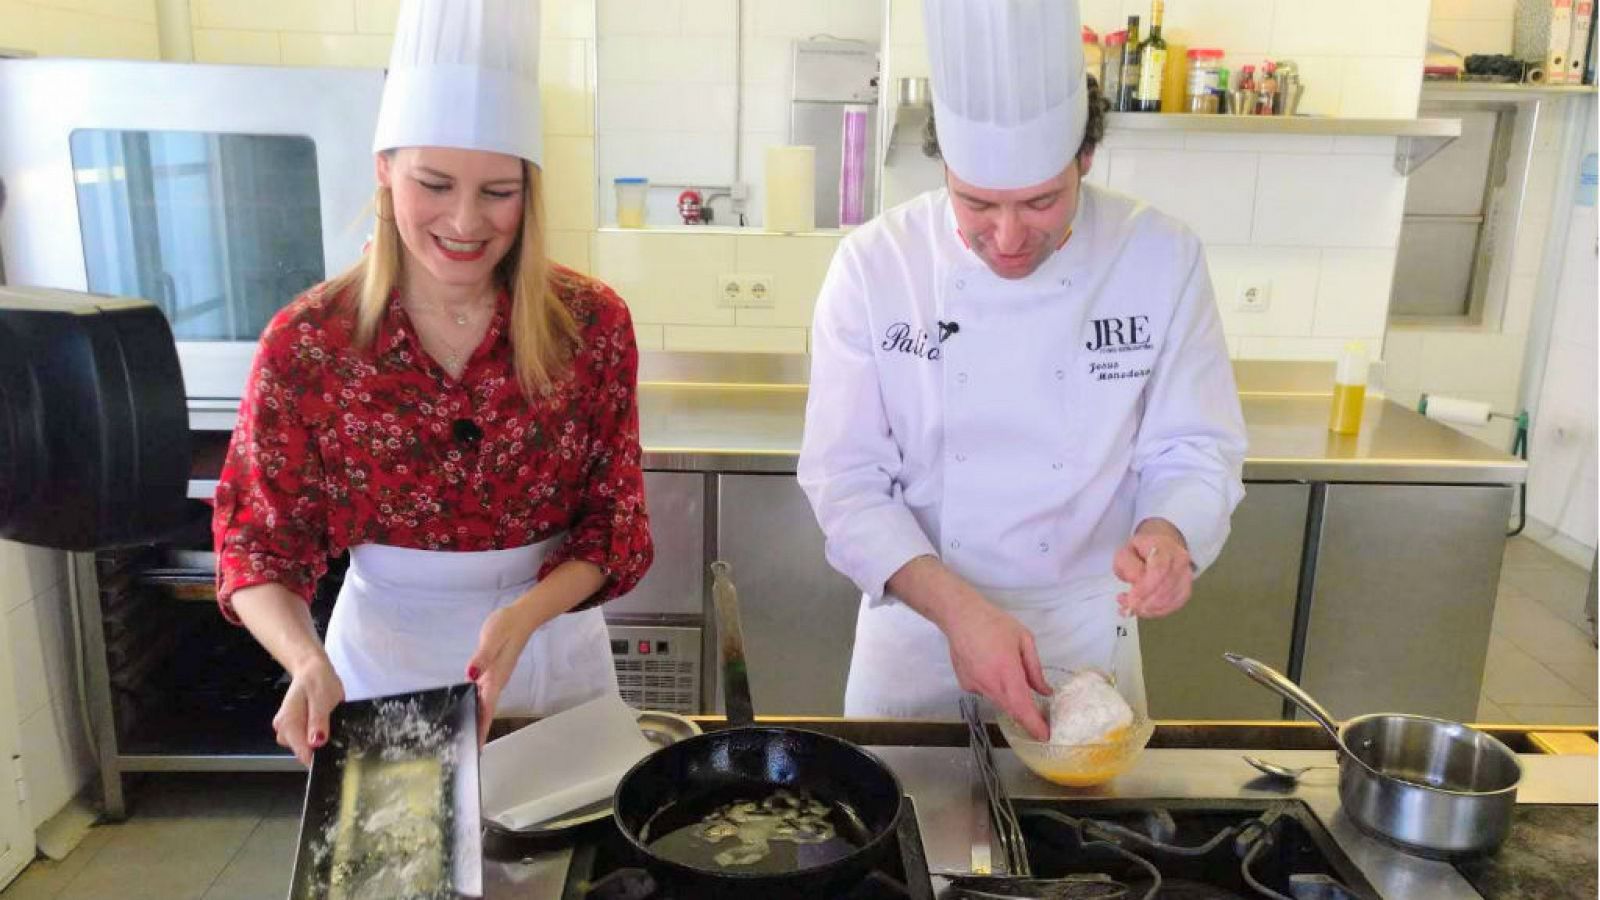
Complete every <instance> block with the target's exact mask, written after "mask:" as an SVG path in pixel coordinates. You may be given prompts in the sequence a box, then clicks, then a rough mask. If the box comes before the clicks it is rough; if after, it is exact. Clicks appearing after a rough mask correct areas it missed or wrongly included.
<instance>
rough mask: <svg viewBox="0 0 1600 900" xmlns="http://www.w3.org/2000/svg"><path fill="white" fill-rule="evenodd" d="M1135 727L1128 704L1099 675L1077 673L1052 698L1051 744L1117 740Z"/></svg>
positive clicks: (1058, 688) (1099, 742)
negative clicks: (1132, 726) (1130, 727)
mask: <svg viewBox="0 0 1600 900" xmlns="http://www.w3.org/2000/svg"><path fill="white" fill-rule="evenodd" d="M1132 724H1133V709H1132V708H1130V707H1129V706H1128V701H1126V700H1124V699H1122V694H1120V693H1118V692H1117V689H1116V688H1115V687H1113V686H1112V685H1111V683H1110V682H1109V681H1107V680H1106V678H1105V676H1104V675H1101V674H1100V673H1099V672H1095V671H1083V672H1074V673H1073V674H1072V675H1071V677H1069V678H1067V680H1065V681H1063V682H1061V683H1060V684H1058V685H1056V690H1055V693H1054V694H1051V695H1050V743H1052V744H1068V745H1081V744H1101V743H1106V742H1108V741H1115V740H1117V739H1118V738H1119V737H1120V736H1121V735H1122V734H1123V733H1124V732H1125V731H1126V730H1127V728H1128V727H1129V726H1130V725H1132Z"/></svg>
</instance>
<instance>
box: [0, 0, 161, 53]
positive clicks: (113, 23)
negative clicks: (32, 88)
mask: <svg viewBox="0 0 1600 900" xmlns="http://www.w3.org/2000/svg"><path fill="white" fill-rule="evenodd" d="M0 22H4V23H6V24H5V27H4V30H3V31H0V45H3V46H7V47H15V48H18V49H22V50H31V51H33V52H34V53H37V54H38V55H40V56H78V57H85V58H94V59H151V60H154V59H160V58H161V46H160V40H159V38H158V37H157V34H156V26H155V25H154V24H153V23H145V22H136V21H132V20H130V19H114V18H108V17H104V16H97V15H91V14H89V13H83V12H77V11H74V10H68V9H51V8H47V7H43V6H34V5H32V4H28V3H22V2H17V0H0Z"/></svg>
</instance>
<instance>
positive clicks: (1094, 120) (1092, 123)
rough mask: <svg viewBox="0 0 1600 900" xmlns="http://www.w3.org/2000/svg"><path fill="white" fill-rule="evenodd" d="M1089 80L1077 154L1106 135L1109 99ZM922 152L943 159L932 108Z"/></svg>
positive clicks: (1097, 85) (1091, 149) (1088, 149)
mask: <svg viewBox="0 0 1600 900" xmlns="http://www.w3.org/2000/svg"><path fill="white" fill-rule="evenodd" d="M1084 77H1085V78H1087V79H1088V80H1089V121H1088V122H1086V123H1085V124H1084V128H1083V142H1082V143H1080V144H1078V152H1077V154H1076V155H1077V156H1079V157H1081V156H1083V155H1084V154H1086V153H1093V152H1094V148H1095V147H1098V146H1099V145H1100V141H1102V140H1104V139H1105V136H1106V113H1108V112H1110V111H1111V101H1109V100H1107V99H1106V96H1105V93H1104V92H1103V91H1101V90H1100V82H1099V81H1098V80H1097V79H1096V78H1095V77H1094V76H1093V75H1086V76H1084ZM922 153H923V155H924V156H926V157H928V158H929V159H943V158H944V157H943V156H942V155H941V154H940V153H939V131H938V128H937V126H935V125H934V122H933V110H932V109H931V108H930V109H929V110H928V123H927V124H926V125H923V126H922Z"/></svg>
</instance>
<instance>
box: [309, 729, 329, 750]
mask: <svg viewBox="0 0 1600 900" xmlns="http://www.w3.org/2000/svg"><path fill="white" fill-rule="evenodd" d="M327 741H328V736H327V735H325V734H323V733H322V732H320V731H319V732H317V733H316V734H313V735H312V736H311V745H312V746H313V747H321V746H322V745H323V744H325V743H327Z"/></svg>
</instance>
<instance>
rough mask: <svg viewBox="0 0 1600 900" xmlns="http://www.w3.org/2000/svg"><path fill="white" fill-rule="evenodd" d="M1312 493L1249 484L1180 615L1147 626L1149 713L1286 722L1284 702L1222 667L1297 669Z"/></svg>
mask: <svg viewBox="0 0 1600 900" xmlns="http://www.w3.org/2000/svg"><path fill="white" fill-rule="evenodd" d="M1310 500H1311V488H1310V486H1309V485H1304V484H1247V485H1245V497H1244V502H1243V503H1241V504H1239V508H1238V509H1237V510H1236V511H1235V512H1234V514H1233V533H1232V536H1231V537H1230V538H1229V539H1228V545H1227V547H1226V548H1224V549H1223V551H1222V556H1221V557H1220V558H1219V559H1218V560H1217V562H1216V564H1215V565H1213V566H1212V567H1211V568H1210V569H1208V570H1207V571H1206V573H1205V574H1204V575H1202V576H1201V577H1200V579H1199V581H1197V582H1195V589H1194V596H1193V597H1192V598H1191V599H1190V600H1189V603H1188V605H1186V606H1185V607H1184V608H1183V609H1182V610H1180V611H1178V613H1177V614H1175V615H1172V616H1169V617H1167V618H1165V619H1154V620H1151V621H1146V622H1140V623H1139V636H1140V646H1141V649H1142V650H1143V652H1144V673H1145V676H1144V677H1145V689H1146V691H1147V692H1148V694H1149V702H1150V713H1151V715H1153V716H1156V717H1158V718H1162V719H1280V718H1282V717H1283V716H1282V712H1283V703H1282V701H1280V700H1279V699H1278V697H1277V695H1276V694H1272V693H1270V692H1268V691H1265V690H1263V689H1261V688H1259V687H1257V686H1256V685H1255V683H1254V682H1252V681H1250V680H1249V679H1248V678H1245V677H1244V676H1243V675H1241V674H1239V672H1238V670H1236V669H1234V668H1233V667H1232V666H1230V665H1228V664H1227V663H1225V662H1223V660H1222V653H1223V651H1225V650H1233V651H1236V652H1238V653H1243V654H1246V655H1248V656H1253V657H1255V658H1256V659H1259V660H1261V661H1262V662H1265V663H1267V664H1268V665H1271V666H1274V667H1276V668H1278V669H1280V670H1287V669H1288V666H1289V647H1290V643H1291V638H1292V636H1293V633H1294V610H1295V594H1296V592H1297V591H1298V589H1299V580H1300V558H1301V552H1302V544H1303V542H1304V539H1305V531H1306V513H1307V507H1308V506H1309V504H1310Z"/></svg>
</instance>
